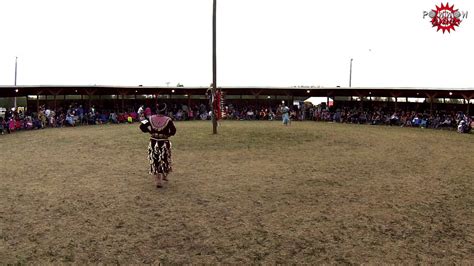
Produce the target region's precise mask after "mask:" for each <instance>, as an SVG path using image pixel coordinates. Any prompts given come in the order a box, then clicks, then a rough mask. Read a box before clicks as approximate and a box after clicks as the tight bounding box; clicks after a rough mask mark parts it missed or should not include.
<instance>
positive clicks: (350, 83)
mask: <svg viewBox="0 0 474 266" xmlns="http://www.w3.org/2000/svg"><path fill="white" fill-rule="evenodd" d="M352 61H354V59H353V58H351V63H350V69H349V88H350V87H351V86H352Z"/></svg>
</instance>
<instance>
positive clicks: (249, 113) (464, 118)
mask: <svg viewBox="0 0 474 266" xmlns="http://www.w3.org/2000/svg"><path fill="white" fill-rule="evenodd" d="M282 108H283V105H282V104H278V105H274V106H268V105H252V104H230V103H229V104H227V105H225V106H224V107H223V109H222V119H227V120H280V119H281V117H282ZM135 109H136V110H135ZM127 110H128V111H126V112H115V111H113V110H97V109H96V108H95V107H94V106H91V107H90V108H84V107H83V106H82V105H80V104H74V103H73V104H71V105H69V106H67V107H61V108H58V109H57V110H52V109H50V108H47V107H45V106H42V107H41V108H40V110H39V112H34V113H33V112H25V113H23V112H21V111H16V110H13V111H7V113H6V114H5V117H1V116H0V133H1V134H4V133H12V132H15V131H19V130H30V129H42V128H48V127H75V126H77V125H97V124H107V123H112V124H118V123H133V122H136V121H139V120H141V119H144V118H145V117H148V116H150V115H152V114H153V108H151V107H150V106H144V105H141V106H139V108H134V107H130V108H127ZM167 111H168V113H167V115H168V116H170V117H171V118H173V119H174V120H176V121H182V120H209V119H211V112H210V109H209V107H208V106H207V105H205V104H203V103H201V104H196V105H193V106H187V105H185V104H173V105H170V106H169V107H168V110H167ZM290 118H291V120H294V121H296V120H314V121H326V122H335V123H352V124H370V125H387V126H401V127H421V128H434V129H442V128H445V129H452V130H458V132H461V133H468V132H470V131H471V128H472V126H473V120H472V117H470V116H468V115H466V114H464V113H462V112H454V111H451V112H447V111H434V112H432V113H430V112H427V111H414V110H393V109H390V108H387V107H377V106H372V107H368V108H354V107H343V106H342V107H341V106H337V107H331V108H328V107H326V106H325V105H324V104H322V105H311V104H307V103H306V104H303V105H301V106H297V105H295V106H290Z"/></svg>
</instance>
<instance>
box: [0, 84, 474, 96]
mask: <svg viewBox="0 0 474 266" xmlns="http://www.w3.org/2000/svg"><path fill="white" fill-rule="evenodd" d="M219 88H220V89H222V90H223V91H224V92H225V93H226V94H230V95H286V96H296V97H306V96H307V97H321V96H323V97H325V96H331V97H332V96H373V97H430V96H432V97H435V98H459V99H460V98H465V99H467V98H470V99H472V98H474V88H433V87H351V88H349V87H271V86H239V87H236V86H224V87H219ZM16 90H18V92H16ZM207 90H208V87H162V86H112V85H85V86H83V85H18V86H11V85H8V86H6V85H0V97H14V96H18V97H20V96H26V95H37V94H39V95H54V94H56V95H81V94H83V95H87V94H93V95H117V94H125V95H134V94H138V95H140V94H175V95H186V94H189V95H203V94H205V93H206V91H207Z"/></svg>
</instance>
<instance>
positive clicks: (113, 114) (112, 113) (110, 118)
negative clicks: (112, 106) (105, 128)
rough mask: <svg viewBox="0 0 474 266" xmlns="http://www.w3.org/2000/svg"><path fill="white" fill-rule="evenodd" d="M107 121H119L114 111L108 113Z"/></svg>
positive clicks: (115, 122)
mask: <svg viewBox="0 0 474 266" xmlns="http://www.w3.org/2000/svg"><path fill="white" fill-rule="evenodd" d="M109 121H110V122H112V123H114V124H118V122H119V121H118V120H117V114H116V113H115V112H111V113H110V115H109Z"/></svg>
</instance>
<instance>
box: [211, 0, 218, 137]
mask: <svg viewBox="0 0 474 266" xmlns="http://www.w3.org/2000/svg"><path fill="white" fill-rule="evenodd" d="M216 2H217V0H214V1H213V5H212V10H213V12H212V88H211V94H212V95H211V97H212V98H211V99H213V100H214V101H215V100H216V99H215V95H216V89H217V56H216V4H217V3H216ZM211 108H212V116H211V118H212V134H217V117H216V113H215V112H216V110H215V109H214V103H212V104H211Z"/></svg>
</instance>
